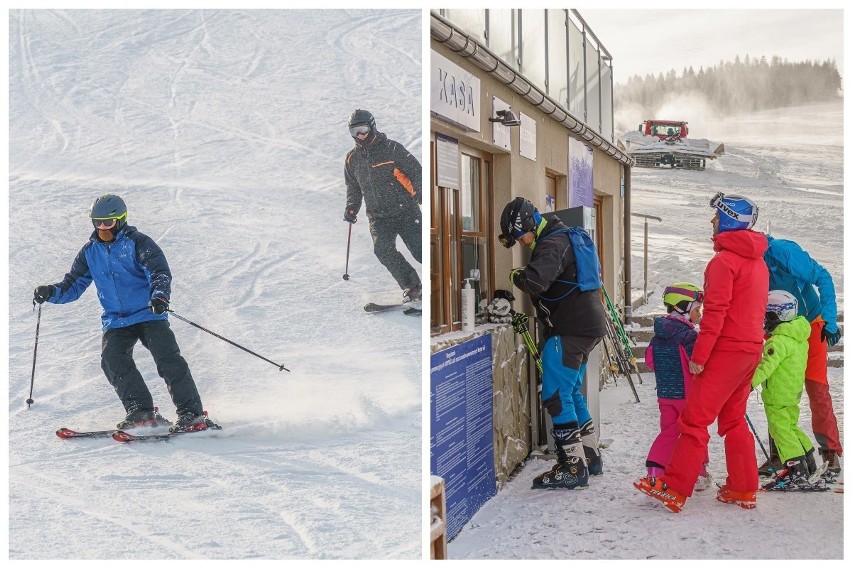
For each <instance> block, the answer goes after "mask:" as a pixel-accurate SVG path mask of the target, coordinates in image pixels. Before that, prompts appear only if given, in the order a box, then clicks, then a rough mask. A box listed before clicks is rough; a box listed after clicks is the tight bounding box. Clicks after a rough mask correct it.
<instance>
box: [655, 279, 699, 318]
mask: <svg viewBox="0 0 852 568" xmlns="http://www.w3.org/2000/svg"><path fill="white" fill-rule="evenodd" d="M703 302H704V292H703V291H702V290H701V288H699V287H698V286H696V285H695V284H690V283H689V282H678V283H676V284H672V285H671V286H666V289H665V290H664V291H663V304H665V305H666V306H667V307H669V308H670V309H669V311H670V312H671V311H676V312H678V313H681V314H687V313H689V312H690V311H692V309H693V308H694V307H695V305H696V303H697V304H701V303H703Z"/></svg>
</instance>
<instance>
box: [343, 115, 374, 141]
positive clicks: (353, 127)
mask: <svg viewBox="0 0 852 568" xmlns="http://www.w3.org/2000/svg"><path fill="white" fill-rule="evenodd" d="M375 133H376V119H375V118H373V115H372V114H370V112H369V111H366V110H361V109H358V110H356V111H355V112H353V113H352V114H351V115H349V134H350V135H351V136H352V138H355V139H357V138H358V135H359V134H369V135H370V136H372V135H374V134H375Z"/></svg>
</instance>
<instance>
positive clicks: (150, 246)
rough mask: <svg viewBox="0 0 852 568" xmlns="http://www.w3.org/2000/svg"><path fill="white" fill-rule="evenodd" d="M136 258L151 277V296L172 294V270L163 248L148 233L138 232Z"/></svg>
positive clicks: (168, 295)
mask: <svg viewBox="0 0 852 568" xmlns="http://www.w3.org/2000/svg"><path fill="white" fill-rule="evenodd" d="M137 235H138V236H137V237H136V239H135V240H136V260H138V261H139V264H141V265H142V266H143V267H144V268H145V270H146V271H147V272H148V275H149V276H150V277H151V298H154V297H155V296H164V297H165V298H166V299H169V298H170V297H171V295H172V272H171V270H169V263H168V262H166V255H165V254H163V250H162V249H161V248H160V247H159V245H157V243H156V242H154V239H152V238H151V237H149V236H148V235H143V234H140V233H137Z"/></svg>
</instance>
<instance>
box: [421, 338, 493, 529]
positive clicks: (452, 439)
mask: <svg viewBox="0 0 852 568" xmlns="http://www.w3.org/2000/svg"><path fill="white" fill-rule="evenodd" d="M491 364H492V363H491V336H489V335H485V336H483V337H478V338H476V339H473V340H471V341H467V342H465V343H461V344H459V345H454V346H453V347H451V348H449V349H446V350H444V351H439V352H438V353H435V354H433V355H432V360H431V373H430V375H431V389H430V392H429V409H430V414H431V438H430V450H431V451H430V470H431V473H432V475H438V476H440V477H442V478H444V491H445V494H446V498H447V539H452V538H453V537H455V536H456V534H458V532H459V531H460V530H461V528H462V527H463V526H464V524H465V523H467V522H468V521H469V520H470V518H471V517H473V515H474V513H476V511H478V510H479V508H480V507H482V505H483V504H484V503H485V502H486V501H488V499H490V498H491V497H493V496H494V495H495V494H496V493H497V479H496V475H495V473H494V414H493V412H494V408H493V407H494V402H493V397H494V386H493V374H494V372H493V369H492V367H491Z"/></svg>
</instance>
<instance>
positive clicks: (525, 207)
mask: <svg viewBox="0 0 852 568" xmlns="http://www.w3.org/2000/svg"><path fill="white" fill-rule="evenodd" d="M539 223H541V214H540V213H539V212H538V209H536V208H535V205H533V204H532V202H531V201H530V200H529V199H524V198H523V197H516V198H515V199H514V200H513V201H512V202H511V203H509V204H508V205H506V207H504V208H503V214H502V215H501V216H500V231H501V233H500V235H499V236H498V237H497V239H498V240H499V241H500V244H502V245H503V246H504V247H506V248H511V247H513V246H514V245H515V242H517V240H518V239H519V238H521V237H522V236H524V235H525V234H526V233H528V232H530V231H535V230H536V227H538V225H539Z"/></svg>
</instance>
